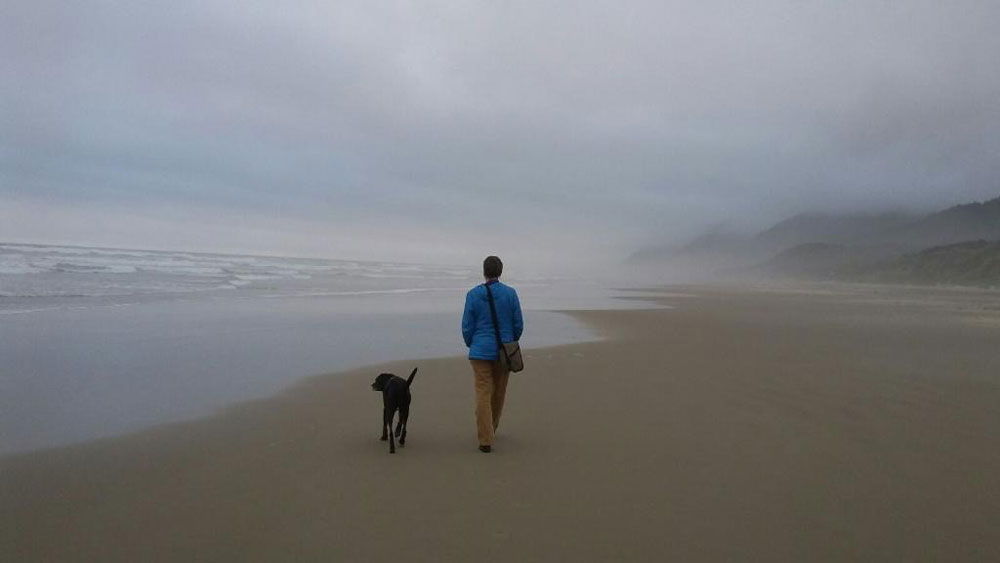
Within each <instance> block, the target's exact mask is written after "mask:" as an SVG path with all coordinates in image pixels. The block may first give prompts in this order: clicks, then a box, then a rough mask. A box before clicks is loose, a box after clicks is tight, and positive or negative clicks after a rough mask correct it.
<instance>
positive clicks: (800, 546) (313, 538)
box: [0, 286, 1000, 562]
mask: <svg viewBox="0 0 1000 563" xmlns="http://www.w3.org/2000/svg"><path fill="white" fill-rule="evenodd" d="M669 293H670V294H665V296H664V297H663V298H662V300H663V301H664V302H665V303H667V304H669V305H671V306H672V307H674V308H673V309H665V310H647V311H600V312H597V311H595V312H581V313H574V314H576V315H578V316H579V317H580V318H581V319H582V320H584V321H585V322H587V323H592V324H593V325H594V326H595V327H597V328H598V329H599V330H600V331H602V333H604V334H605V335H606V336H607V339H606V340H603V341H601V342H595V343H587V344H578V345H569V346H561V347H556V348H548V349H543V350H534V351H531V352H529V353H528V354H527V355H526V363H527V365H528V369H527V370H526V371H525V372H523V373H521V374H515V375H514V376H513V379H512V381H511V385H510V388H509V392H508V404H507V409H506V410H505V414H504V419H503V422H502V424H501V428H500V431H499V433H498V438H497V442H496V445H495V450H494V452H493V453H491V454H482V453H479V452H478V451H477V449H476V441H475V426H474V421H473V416H472V410H473V387H472V378H471V370H470V368H469V365H468V362H467V361H466V360H464V359H462V358H445V359H437V360H420V361H419V362H401V363H395V364H391V365H388V366H374V367H371V368H367V369H363V370H357V371H354V372H349V373H346V374H335V375H330V376H323V377H318V378H312V379H309V380H307V381H304V382H302V383H301V384H299V385H296V386H295V387H294V388H292V389H290V390H288V391H287V392H284V393H282V394H281V395H279V396H277V397H274V398H270V399H267V400H264V401H258V402H253V403H248V404H244V405H240V406H238V407H234V408H231V409H228V410H226V411H225V412H223V413H220V414H219V415H218V416H215V417H212V418H210V419H205V420H200V421H194V422H190V423H184V424H174V425H170V426H165V427H162V428H158V429H154V430H151V431H147V432H143V433H140V434H135V435H131V436H127V437H123V438H116V439H111V440H103V441H100V442H93V443H88V444H83V445H79V446H73V447H67V448H60V449H54V450H46V451H40V452H34V453H30V454H24V455H17V456H8V457H5V458H2V459H0V487H2V488H0V495H2V496H0V499H2V508H3V510H2V511H0V560H3V561H136V560H142V561H156V560H165V561H166V560H169V561H192V560H202V561H224V560H254V561H275V560H300V561H366V562H367V561H410V562H416V561H471V560H476V561H567V560H574V561H609V560H619V561H622V560H624V561H654V560H655V561H660V560H675V561H746V560H755V561H857V560H868V561H997V560H1000V534H998V533H997V526H998V524H1000V477H998V475H1000V448H998V444H1000V295H998V294H997V293H995V292H993V293H991V292H982V291H945V290H918V289H888V288H885V287H865V286H854V287H849V288H842V287H833V286H821V287H812V288H778V289H765V288H757V289H746V290H736V289H721V288H704V287H698V288H696V287H688V288H671V289H670V290H669ZM678 293H679V294H681V295H676V294H678ZM671 294H673V295H671ZM529 321H530V319H529ZM527 329H528V330H531V327H530V325H529V326H528V327H527ZM413 365H418V366H419V367H420V372H419V373H418V374H417V379H416V381H415V383H414V387H413V393H414V399H413V400H414V402H413V406H412V412H411V417H410V434H409V440H408V442H407V445H406V447H405V448H401V449H400V450H399V453H397V454H396V455H389V454H388V447H387V445H386V443H384V442H380V441H378V439H377V438H378V433H379V423H380V417H381V399H380V397H379V395H378V394H376V393H373V392H372V391H371V389H370V387H369V385H370V382H371V380H372V379H373V377H374V375H375V374H377V373H378V372H379V371H381V370H382V369H383V368H385V369H389V370H390V371H394V372H396V373H398V374H404V375H405V373H408V371H409V369H411V368H412V366H413Z"/></svg>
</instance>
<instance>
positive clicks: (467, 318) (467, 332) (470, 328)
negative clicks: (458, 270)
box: [462, 291, 476, 348]
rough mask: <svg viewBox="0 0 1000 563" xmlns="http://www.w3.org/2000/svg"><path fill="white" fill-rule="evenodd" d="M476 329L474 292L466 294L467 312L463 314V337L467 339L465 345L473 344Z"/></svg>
mask: <svg viewBox="0 0 1000 563" xmlns="http://www.w3.org/2000/svg"><path fill="white" fill-rule="evenodd" d="M475 330H476V314H475V311H474V310H473V309H472V292H471V291H470V292H468V293H466V294H465V313H463V314H462V338H464V339H465V347H466V348H468V347H470V346H472V335H473V333H474V332H475Z"/></svg>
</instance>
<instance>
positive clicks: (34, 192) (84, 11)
mask: <svg viewBox="0 0 1000 563" xmlns="http://www.w3.org/2000/svg"><path fill="white" fill-rule="evenodd" d="M998 29H1000V2H996V1H995V0H985V1H981V2H975V1H948V2H941V1H940V0H936V1H927V2H923V1H895V2H893V1H880V0H864V1H845V0H838V1H836V2H808V1H801V0H798V1H789V2H771V1H755V2H745V1H734V2H712V1H700V0H699V1H690V2H666V1H657V2H622V1H617V0H616V1H607V2H586V1H579V0H577V1H567V2H544V1H542V2H540V1H536V0H532V1H527V0H525V1H504V0H489V1H487V0H474V1H468V0H450V1H446V2H435V1H424V2H413V1H405V2H394V1H389V0H379V1H377V2H372V1H370V0H366V1H358V2H353V1H342V0H341V1H333V2H331V1H320V2H292V1H287V2H281V3H275V2H254V1H248V0H239V1H231V2H225V1H214V0H199V1H197V2H185V1H183V0H171V1H164V2H100V1H88V2H77V1H67V2H48V1H46V0H5V2H4V3H3V6H2V7H0V240H7V241H12V240H13V241H38V242H62V243H70V242H75V243H79V244H99V245H111V246H127V247H141V248H182V249H191V250H197V249H204V250H231V251H243V252H264V253H283V254H292V255H310V256H315V255H320V256H330V257H343V258H374V259H389V260H407V261H432V262H449V263H456V262H469V261H471V262H473V263H478V262H479V261H480V260H481V259H482V257H483V256H484V255H486V254H489V253H497V254H500V255H501V256H502V257H505V261H507V263H508V264H510V263H511V261H512V260H513V261H515V262H523V263H525V264H532V265H535V266H543V265H549V266H560V267H562V266H565V265H567V264H574V263H583V262H595V263H603V262H604V261H612V260H616V259H620V258H623V257H624V256H626V255H627V254H628V253H629V252H631V251H632V250H635V249H636V248H638V247H641V246H643V245H646V244H649V243H652V242H657V241H665V240H672V239H674V240H676V239H682V238H684V237H690V236H693V235H697V234H699V233H700V232H701V231H703V230H705V229H709V228H714V227H717V226H723V227H724V228H731V229H755V228H759V227H766V226H767V225H768V224H769V223H771V222H773V221H775V220H779V219H782V218H784V217H786V216H788V215H790V214H793V213H796V212H800V211H806V210H830V211H844V210H856V209H884V208H891V207H900V206H902V207H906V208H910V209H930V208H934V207H941V206H947V205H951V204H954V203H960V202H967V201H973V200H983V199H988V198H991V197H995V196H997V195H1000V63H998V60H1000V33H998V31H997V30H998Z"/></svg>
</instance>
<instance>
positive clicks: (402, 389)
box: [372, 368, 417, 454]
mask: <svg viewBox="0 0 1000 563" xmlns="http://www.w3.org/2000/svg"><path fill="white" fill-rule="evenodd" d="M415 375H417V368H413V371H412V372H410V377H409V378H408V379H403V378H402V377H396V376H395V375H393V374H391V373H383V374H379V376H378V377H376V378H375V382H374V383H372V389H373V390H375V391H381V392H382V438H381V439H382V440H385V439H388V440H389V453H391V454H394V453H396V441H395V440H393V435H392V419H393V417H394V416H396V411H397V410H398V411H399V423H398V424H397V425H396V436H399V445H400V446H405V445H406V419H407V418H409V417H410V384H411V383H413V376H415Z"/></svg>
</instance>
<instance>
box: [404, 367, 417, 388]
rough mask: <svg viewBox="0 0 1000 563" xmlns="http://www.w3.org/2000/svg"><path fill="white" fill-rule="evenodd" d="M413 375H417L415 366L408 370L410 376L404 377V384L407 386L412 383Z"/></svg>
mask: <svg viewBox="0 0 1000 563" xmlns="http://www.w3.org/2000/svg"><path fill="white" fill-rule="evenodd" d="M414 375H417V368H413V371H411V372H410V377H407V378H406V386H407V387H409V386H410V384H411V383H413V376H414Z"/></svg>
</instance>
